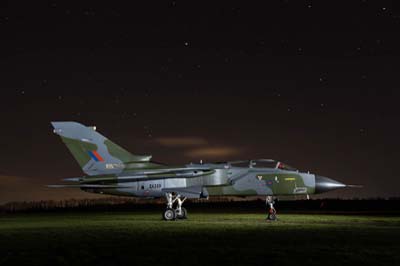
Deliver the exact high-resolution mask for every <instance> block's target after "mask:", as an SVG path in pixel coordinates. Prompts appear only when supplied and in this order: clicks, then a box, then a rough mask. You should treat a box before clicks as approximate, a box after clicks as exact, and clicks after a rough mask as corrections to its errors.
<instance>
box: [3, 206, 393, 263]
mask: <svg viewBox="0 0 400 266" xmlns="http://www.w3.org/2000/svg"><path fill="white" fill-rule="evenodd" d="M264 219H265V216H264V215H262V214H243V213H242V214H226V213H213V214H210V213H205V214H201V213H196V214H190V217H189V220H184V221H176V222H164V221H162V220H161V214H160V213H140V214H139V213H89V214H81V213H79V214H78V213H77V214H70V213H67V214H59V213H58V214H57V213H56V214H17V215H5V216H0V265H16V264H18V265H163V264H175V265H214V264H221V263H222V264H232V265H239V264H242V265H243V264H246V265H266V264H278V263H279V264H280V265H289V264H291V265H293V264H296V265H298V264H307V265H322V264H323V265H354V264H360V263H362V264H363V265H396V264H397V265H400V217H381V216H371V217H368V216H339V215H337V216H333V215H289V214H281V215H280V216H279V221H276V222H266V221H265V220H264Z"/></svg>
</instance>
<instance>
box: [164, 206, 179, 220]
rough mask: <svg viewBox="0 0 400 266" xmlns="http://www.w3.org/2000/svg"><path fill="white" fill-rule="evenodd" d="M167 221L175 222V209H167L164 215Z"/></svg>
mask: <svg viewBox="0 0 400 266" xmlns="http://www.w3.org/2000/svg"><path fill="white" fill-rule="evenodd" d="M162 217H163V219H164V220H165V221H173V220H175V219H176V212H175V210H174V209H171V208H166V209H165V210H164V212H163V214H162Z"/></svg>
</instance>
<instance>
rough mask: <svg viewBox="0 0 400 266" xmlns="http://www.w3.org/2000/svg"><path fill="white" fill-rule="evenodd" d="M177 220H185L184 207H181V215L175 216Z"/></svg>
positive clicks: (185, 212)
mask: <svg viewBox="0 0 400 266" xmlns="http://www.w3.org/2000/svg"><path fill="white" fill-rule="evenodd" d="M176 218H178V219H187V210H186V209H185V208H184V207H181V213H180V214H177V215H176Z"/></svg>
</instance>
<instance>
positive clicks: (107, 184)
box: [50, 122, 348, 220]
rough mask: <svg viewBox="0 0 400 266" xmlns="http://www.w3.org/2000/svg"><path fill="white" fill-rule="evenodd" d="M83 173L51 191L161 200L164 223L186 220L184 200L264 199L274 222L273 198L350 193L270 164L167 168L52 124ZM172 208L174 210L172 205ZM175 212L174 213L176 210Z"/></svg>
mask: <svg viewBox="0 0 400 266" xmlns="http://www.w3.org/2000/svg"><path fill="white" fill-rule="evenodd" d="M52 125H53V127H54V133H55V134H57V135H59V136H60V137H61V139H62V141H63V142H64V143H65V145H66V146H67V147H68V149H69V150H70V152H71V153H72V155H73V156H74V157H75V159H76V161H77V162H78V163H79V165H80V166H81V168H82V170H83V172H84V173H85V175H84V176H82V177H76V178H66V179H64V181H69V182H74V183H72V184H67V185H50V187H72V188H80V189H81V190H83V191H86V192H92V193H101V194H110V195H118V196H132V197H142V198H161V197H165V198H166V202H167V207H166V209H165V210H164V212H163V214H162V216H163V218H164V219H165V220H175V219H185V218H186V217H187V211H186V209H185V208H184V207H182V204H183V202H184V201H185V200H186V198H208V197H209V196H258V195H263V196H266V202H267V204H268V206H269V209H268V219H270V220H275V219H276V211H275V208H274V206H273V205H274V201H273V197H276V196H280V195H306V196H307V197H308V195H310V194H316V193H322V192H326V191H331V190H334V189H338V188H344V187H348V185H345V184H342V183H340V182H338V181H336V180H333V179H330V178H327V177H323V176H319V175H315V174H311V173H304V172H300V171H298V170H296V169H294V168H292V167H290V166H288V165H287V164H284V163H282V162H278V161H275V160H271V159H258V160H247V161H231V162H217V163H196V164H195V163H190V164H187V165H183V166H178V167H175V166H166V165H164V164H160V163H157V162H153V161H151V156H150V155H134V154H131V153H130V152H128V151H126V150H125V149H123V148H121V147H120V146H118V145H117V144H115V143H113V142H112V141H110V140H109V139H107V138H106V137H104V136H102V135H101V134H99V133H98V132H97V131H96V128H95V127H87V126H84V125H82V124H79V123H77V122H52ZM175 202H176V204H175ZM174 206H176V207H174Z"/></svg>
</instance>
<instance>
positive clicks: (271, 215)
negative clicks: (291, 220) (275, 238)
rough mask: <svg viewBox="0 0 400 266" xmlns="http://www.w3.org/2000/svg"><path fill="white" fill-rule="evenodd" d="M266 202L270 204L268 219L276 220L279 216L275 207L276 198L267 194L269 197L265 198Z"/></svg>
mask: <svg viewBox="0 0 400 266" xmlns="http://www.w3.org/2000/svg"><path fill="white" fill-rule="evenodd" d="M265 203H266V204H267V206H268V216H267V220H268V221H276V220H277V217H276V210H275V208H274V203H275V201H274V199H273V198H272V196H267V198H266V199H265Z"/></svg>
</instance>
